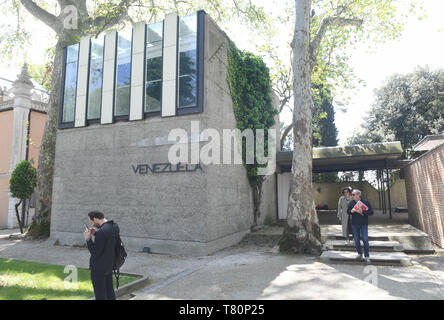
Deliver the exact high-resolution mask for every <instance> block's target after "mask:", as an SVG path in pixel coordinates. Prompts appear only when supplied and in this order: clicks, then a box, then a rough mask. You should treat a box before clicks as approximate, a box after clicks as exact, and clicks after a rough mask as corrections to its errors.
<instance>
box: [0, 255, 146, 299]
mask: <svg viewBox="0 0 444 320" xmlns="http://www.w3.org/2000/svg"><path fill="white" fill-rule="evenodd" d="M64 268H65V267H64V266H56V265H52V264H45V263H36V262H28V261H20V260H12V259H1V258H0V300H41V299H47V300H85V299H88V298H91V297H94V291H93V287H92V284H91V278H90V271H89V270H87V269H81V268H78V269H77V270H78V278H77V283H78V287H77V288H75V287H74V286H73V285H72V281H70V282H69V283H68V285H69V287H67V288H66V289H65V282H64V279H65V278H66V277H68V276H69V275H71V274H72V272H69V273H64V272H63V270H64ZM137 279H138V277H133V276H124V275H121V276H120V279H119V286H123V285H125V284H127V283H130V282H132V281H135V280H137ZM113 280H114V288H115V287H116V284H115V277H114V276H113Z"/></svg>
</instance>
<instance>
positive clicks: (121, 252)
mask: <svg viewBox="0 0 444 320" xmlns="http://www.w3.org/2000/svg"><path fill="white" fill-rule="evenodd" d="M116 233H117V236H116V238H117V239H116V246H115V247H114V261H113V273H114V276H115V277H116V289H119V277H120V268H121V267H122V265H123V264H124V263H125V259H126V256H127V254H126V250H125V247H124V246H123V242H122V239H120V233H119V227H117V226H116Z"/></svg>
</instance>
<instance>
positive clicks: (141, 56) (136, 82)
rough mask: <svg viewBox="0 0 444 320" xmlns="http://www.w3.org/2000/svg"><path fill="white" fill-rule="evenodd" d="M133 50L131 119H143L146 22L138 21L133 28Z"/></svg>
mask: <svg viewBox="0 0 444 320" xmlns="http://www.w3.org/2000/svg"><path fill="white" fill-rule="evenodd" d="M132 46H133V47H132V50H131V55H132V57H131V99H130V101H131V105H130V116H129V119H130V120H141V119H142V117H143V109H144V108H143V95H144V88H145V85H144V83H143V76H144V74H143V73H144V70H145V68H144V65H145V22H139V23H136V25H135V26H134V29H133V43H132Z"/></svg>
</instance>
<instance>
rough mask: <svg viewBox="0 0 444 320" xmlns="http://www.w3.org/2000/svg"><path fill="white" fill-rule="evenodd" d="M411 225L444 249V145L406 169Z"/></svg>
mask: <svg viewBox="0 0 444 320" xmlns="http://www.w3.org/2000/svg"><path fill="white" fill-rule="evenodd" d="M404 173H405V181H406V189H407V201H408V209H409V223H410V224H411V225H413V226H415V227H416V228H418V229H421V230H422V231H424V232H426V233H428V235H429V236H430V238H431V240H432V242H434V243H435V244H437V245H439V246H440V247H441V248H443V247H444V144H442V145H440V146H438V147H436V148H435V149H433V150H431V151H429V152H427V153H425V154H424V155H422V156H421V157H419V158H418V159H416V160H415V161H413V162H412V163H410V164H409V165H408V166H407V167H406V168H405V169H404Z"/></svg>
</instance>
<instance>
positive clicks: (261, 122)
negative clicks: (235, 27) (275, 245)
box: [227, 41, 278, 225]
mask: <svg viewBox="0 0 444 320" xmlns="http://www.w3.org/2000/svg"><path fill="white" fill-rule="evenodd" d="M227 82H228V87H229V89H230V94H231V99H232V101H233V109H234V116H235V118H236V123H237V128H238V129H239V130H240V131H243V130H245V129H248V128H249V129H252V130H253V134H254V138H255V141H256V129H264V132H265V142H264V150H265V156H268V154H267V151H268V143H269V141H268V139H267V137H268V129H269V128H271V127H272V126H273V125H274V124H275V120H274V117H275V116H276V115H277V114H278V111H277V109H276V108H275V107H274V106H273V103H272V100H271V92H272V89H271V80H270V72H269V69H268V68H267V66H266V65H265V63H264V61H263V60H262V58H260V57H258V56H256V55H254V54H252V53H250V52H246V51H242V50H239V49H238V48H237V47H236V45H235V44H234V43H233V42H232V41H230V44H229V47H228V70H227ZM271 143H274V142H271ZM254 148H255V150H254V164H246V163H245V157H246V141H245V139H243V141H242V161H243V163H244V166H245V168H246V169H247V175H248V181H249V182H250V185H251V187H252V189H253V198H254V199H253V200H254V207H255V208H254V218H255V220H254V222H255V225H256V224H257V217H259V216H260V212H259V205H260V199H261V194H262V192H261V190H262V182H263V181H264V176H260V175H258V174H257V173H258V168H260V167H266V166H267V165H266V164H262V165H261V164H259V163H258V162H257V160H256V145H255V146H254ZM273 149H274V148H273Z"/></svg>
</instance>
